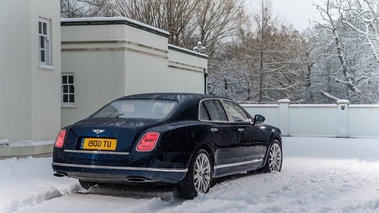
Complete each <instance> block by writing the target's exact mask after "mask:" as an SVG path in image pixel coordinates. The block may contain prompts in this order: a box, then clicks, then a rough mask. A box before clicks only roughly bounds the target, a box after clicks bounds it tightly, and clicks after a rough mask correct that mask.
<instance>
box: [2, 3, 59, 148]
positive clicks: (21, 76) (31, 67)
mask: <svg viewBox="0 0 379 213" xmlns="http://www.w3.org/2000/svg"><path fill="white" fill-rule="evenodd" d="M59 8H60V4H59V1H51V0H33V1H25V0H0V29H1V31H0V32H1V33H0V139H1V138H7V139H8V140H9V141H20V140H32V141H43V140H51V139H53V138H55V137H56V134H57V131H59V129H60V114H61V110H60V81H61V52H60V51H61V43H60V42H61V39H60V37H61V35H60V34H61V30H60V9H59Z"/></svg>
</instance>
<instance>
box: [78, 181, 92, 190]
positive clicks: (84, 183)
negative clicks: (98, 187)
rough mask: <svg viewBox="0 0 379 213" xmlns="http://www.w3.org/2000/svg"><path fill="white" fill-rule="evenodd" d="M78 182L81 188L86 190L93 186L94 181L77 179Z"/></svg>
mask: <svg viewBox="0 0 379 213" xmlns="http://www.w3.org/2000/svg"><path fill="white" fill-rule="evenodd" d="M79 184H80V186H81V187H83V189H85V190H88V189H90V188H91V187H92V186H94V185H95V184H96V183H94V182H89V181H85V180H79Z"/></svg>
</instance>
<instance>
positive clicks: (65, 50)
mask: <svg viewBox="0 0 379 213" xmlns="http://www.w3.org/2000/svg"><path fill="white" fill-rule="evenodd" d="M15 11H18V12H17V15H15V14H16V12H15ZM10 20H12V22H10ZM61 25H62V26H61ZM0 27H1V33H0V47H1V48H0V145H1V143H3V142H4V141H5V142H8V141H9V142H10V143H12V142H16V141H35V142H38V141H45V140H53V139H55V137H56V134H57V133H58V131H59V130H60V128H61V127H62V126H65V125H68V124H71V123H73V122H75V121H78V120H80V119H82V118H84V117H86V116H88V115H90V114H91V113H93V112H94V111H95V110H97V109H98V108H99V107H101V106H103V105H104V104H106V103H107V102H109V101H111V100H113V99H115V98H118V97H121V96H124V95H128V94H133V93H142V92H195V93H204V92H205V91H204V88H205V83H206V79H205V76H206V73H207V69H208V68H207V56H206V55H204V54H200V53H197V52H194V51H190V50H187V49H183V48H179V47H176V46H172V45H169V44H168V36H169V34H168V32H166V31H164V30H161V29H158V28H154V27H152V26H149V25H146V24H142V23H140V22H136V21H133V20H130V19H127V18H90V19H62V20H61V19H60V3H59V1H51V0H33V1H26V0H0ZM2 141H3V142H2ZM3 149H4V147H3ZM0 151H1V150H0Z"/></svg>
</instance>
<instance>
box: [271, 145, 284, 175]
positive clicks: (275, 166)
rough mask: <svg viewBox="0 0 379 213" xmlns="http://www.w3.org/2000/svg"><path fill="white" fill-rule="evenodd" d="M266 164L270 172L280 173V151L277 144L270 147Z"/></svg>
mask: <svg viewBox="0 0 379 213" xmlns="http://www.w3.org/2000/svg"><path fill="white" fill-rule="evenodd" d="M268 164H269V169H270V171H280V169H281V167H282V150H281V148H280V145H279V144H278V143H274V144H272V146H271V149H270V153H269V159H268Z"/></svg>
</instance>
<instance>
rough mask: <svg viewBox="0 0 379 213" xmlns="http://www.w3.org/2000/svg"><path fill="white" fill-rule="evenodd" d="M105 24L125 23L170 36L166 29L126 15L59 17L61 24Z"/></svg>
mask: <svg viewBox="0 0 379 213" xmlns="http://www.w3.org/2000/svg"><path fill="white" fill-rule="evenodd" d="M106 24H125V25H129V26H132V27H136V28H139V29H143V30H146V31H149V32H152V33H156V34H159V35H162V36H166V37H168V36H170V33H169V32H167V31H166V30H162V29H159V28H157V27H153V26H151V25H148V24H144V23H142V22H139V21H136V20H133V19H130V18H126V17H89V18H61V25H62V26H72V25H106Z"/></svg>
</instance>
